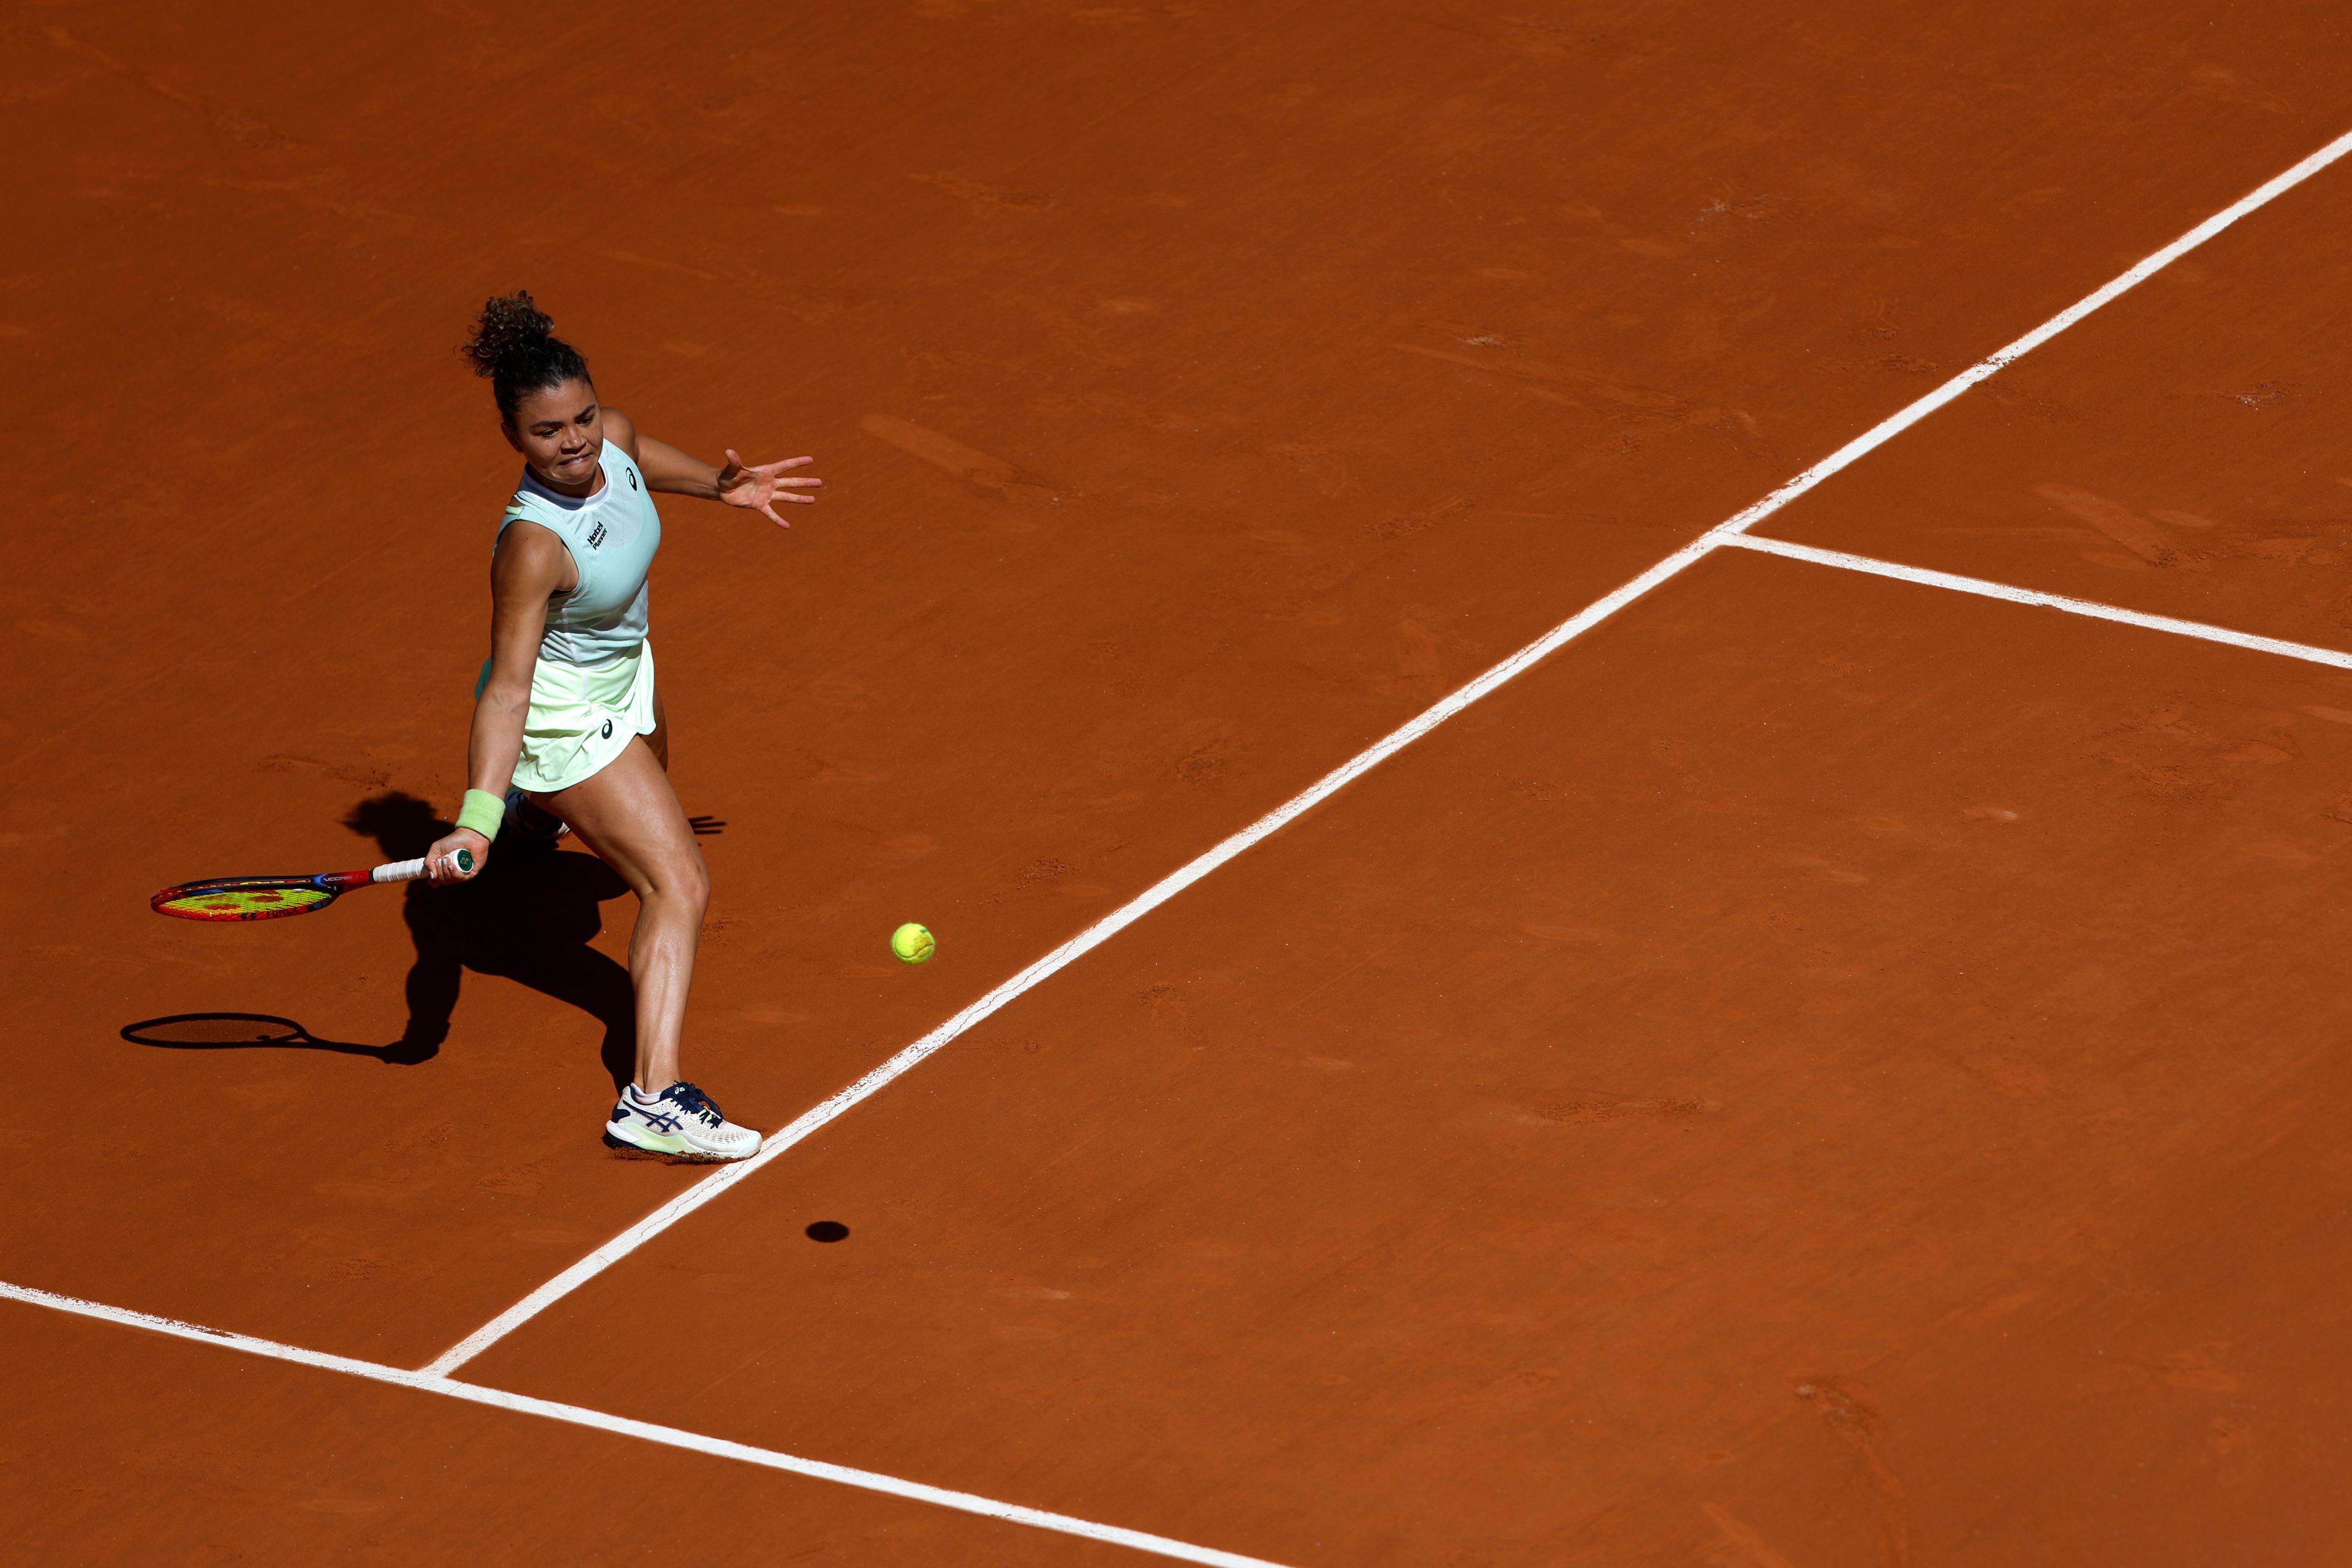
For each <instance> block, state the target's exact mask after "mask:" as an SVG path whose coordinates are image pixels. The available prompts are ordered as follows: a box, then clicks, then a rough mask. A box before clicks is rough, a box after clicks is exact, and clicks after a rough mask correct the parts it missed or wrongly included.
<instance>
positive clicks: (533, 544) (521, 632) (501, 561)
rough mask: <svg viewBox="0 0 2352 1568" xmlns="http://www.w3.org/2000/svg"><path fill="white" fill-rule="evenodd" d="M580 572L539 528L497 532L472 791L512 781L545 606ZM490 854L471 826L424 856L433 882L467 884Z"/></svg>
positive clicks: (471, 761)
mask: <svg viewBox="0 0 2352 1568" xmlns="http://www.w3.org/2000/svg"><path fill="white" fill-rule="evenodd" d="M579 575H580V574H579V569H578V568H577V567H576V566H574V565H573V564H572V552H570V551H568V550H566V549H565V548H564V547H563V542H562V540H560V539H558V538H556V537H555V535H553V534H552V533H550V532H549V531H547V530H545V529H543V528H541V527H540V526H539V525H538V524H536V523H531V522H516V523H512V524H510V525H509V527H508V529H507V531H506V532H504V533H503V534H501V535H499V543H498V549H497V550H496V551H495V552H493V553H492V554H491V556H490V673H489V679H488V680H487V681H486V682H484V683H483V686H482V692H481V695H480V696H479V697H478V698H477V699H476V700H475V702H474V728H473V732H472V734H471V736H470V737H469V738H468V740H467V747H466V764H467V765H466V776H467V784H468V787H470V788H473V789H478V790H481V791H483V792H484V793H485V794H488V795H505V794H506V791H507V785H508V784H511V783H512V782H513V780H514V771H515V760H516V759H517V758H518V757H520V755H521V754H522V729H523V719H524V716H525V715H526V714H528V713H529V712H530V679H531V672H532V670H533V669H534V668H536V667H537V665H538V663H539V639H540V635H541V631H542V630H543V629H544V627H545V626H546V623H547V602H548V600H549V599H551V598H552V597H553V596H554V595H558V594H561V593H563V592H565V591H567V590H568V589H570V588H571V587H572V585H573V584H576V583H577V582H578V581H579ZM461 849H462V850H467V851H470V852H471V854H472V858H473V866H472V868H471V869H470V870H469V869H466V868H464V867H463V866H462V865H461V863H460V862H459V861H458V860H457V852H458V851H459V850H461ZM489 854H490V841H489V840H488V838H487V837H483V836H482V835H481V834H480V833H478V832H477V831H475V830H474V829H473V828H470V827H459V828H456V829H453V830H452V831H451V832H450V833H449V834H448V835H447V836H446V837H444V838H442V839H440V840H439V841H438V842H436V844H435V845H434V846H433V847H432V848H431V849H430V850H429V851H427V852H426V854H425V866H426V873H425V874H426V875H427V876H428V877H430V878H431V879H433V880H434V881H436V882H462V881H466V880H468V879H471V878H472V877H475V876H477V875H478V874H479V873H480V871H481V868H483V867H484V866H486V865H488V863H489Z"/></svg>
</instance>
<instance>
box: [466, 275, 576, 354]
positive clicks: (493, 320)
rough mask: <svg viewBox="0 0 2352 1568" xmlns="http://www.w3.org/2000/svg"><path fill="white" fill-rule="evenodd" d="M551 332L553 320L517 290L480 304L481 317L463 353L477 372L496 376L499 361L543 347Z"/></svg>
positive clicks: (553, 329) (527, 295)
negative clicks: (472, 363)
mask: <svg viewBox="0 0 2352 1568" xmlns="http://www.w3.org/2000/svg"><path fill="white" fill-rule="evenodd" d="M554 334H555V319H554V318H553V317H552V316H550V315H549V314H548V313H547V312H546V311H544V310H541V309H540V308H539V307H538V306H536V305H534V304H532V303H531V302H530V295H529V294H528V293H526V292H524V291H522V290H520V289H517V290H516V291H515V292H514V293H511V294H501V295H499V297H498V298H497V299H495V300H488V301H487V302H486V303H485V304H484V305H483V306H482V314H481V319H480V320H479V321H476V322H475V323H474V335H473V337H472V338H471V339H470V340H468V341H467V344H466V348H465V353H466V357H467V359H470V360H472V361H473V362H474V374H476V375H496V374H498V373H499V365H500V363H503V362H505V361H506V360H507V359H508V358H509V356H510V355H512V354H514V353H516V351H518V350H520V351H523V352H524V353H535V352H536V351H541V350H543V349H544V347H545V346H546V344H547V342H548V341H549V339H551V337H553V336H554Z"/></svg>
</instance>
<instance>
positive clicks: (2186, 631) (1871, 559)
mask: <svg viewBox="0 0 2352 1568" xmlns="http://www.w3.org/2000/svg"><path fill="white" fill-rule="evenodd" d="M1724 543H1726V544H1730V545H1736V546H1738V548H1739V549H1742V550H1753V551H1757V552H1760V553H1762V554H1765V555H1780V556H1786V557H1787V558H1788V559H1789V560H1791V561H1809V562H1811V563H1813V564H1814V565H1816V566H1834V567H1836V568H1838V569H1839V570H1840V571H1843V572H1866V573H1868V574H1870V575H1872V576H1874V577H1892V578H1895V580H1896V581H1898V582H1903V583H1917V584H1923V585H1924V586H1927V587H1930V588H1949V589H1950V590H1952V591H1953V592H1954V593H1958V594H1979V595H1983V596H1984V597H1985V598H1988V599H2006V600H2008V601H2009V602H2010V603H2011V604H2012V605H2036V606H2038V607H2040V608H2042V609H2049V610H2063V611H2065V612H2066V613H2067V614H2068V615H2070V616H2091V617H2092V618H2093V619H2095V620H2102V621H2116V622H2120V623H2121V624H2123V625H2124V626H2145V627H2146V628H2147V629H2148V630H2149V631H2152V632H2170V633H2172V634H2173V635H2175V636H2176V637H2201V638H2202V639H2204V640H2205V641H2207V642H2218V643H2228V644H2229V645H2230V646H2231V647H2242V648H2251V649H2252V650H2253V651H2254V652H2256V653H2274V654H2277V655H2279V656H2280V657H2281V658H2301V659H2308V660H2309V661H2310V662H2311V663H2313V664H2331V665H2334V666H2335V667H2336V668H2338V669H2352V653H2341V652H2338V651H2337V650H2336V649H2335V648H2332V647H2314V646H2313V645H2312V644H2310V643H2300V642H2286V641H2283V640H2282V639H2280V638H2278V637H2256V636H2255V635H2254V634H2253V633H2252V632H2238V631H2231V629H2230V628H2229V627H2227V626H2207V625H2206V624H2205V623H2204V622H2202V621H2182V620H2175V619H2174V618H2173V617H2172V616H2150V615H2144V614H2142V613H2141V612H2140V611H2138V610H2126V609H2119V608H2117V607H2116V605H2102V604H2100V603H2099V602H2098V601H2096V600H2095V599H2070V598H2068V597H2067V596H2066V595H2063V594H2045V593H2043V592H2042V591H2041V590H2040V589H2038V588H2019V587H2013V586H2011V584H2007V583H1990V582H1987V581H1986V580H1985V579H1983V578H1982V577H1962V576H1959V575H1958V574H1954V573H1950V572H1935V571H1930V570H1929V569H1928V568H1927V567H1925V566H1906V565H1904V564H1902V563H1900V562H1895V561H1881V560H1879V559H1877V558H1876V557H1875V556H1870V555H1849V554H1847V553H1846V552H1844V551H1843V550H1822V549H1819V548H1817V547H1815V546H1813V545H1811V544H1793V543H1791V542H1789V541H1788V540H1785V539H1759V538H1757V537H1756V536H1755V535H1753V534H1743V535H1741V536H1740V537H1739V538H1737V539H1727V540H1725V541H1724Z"/></svg>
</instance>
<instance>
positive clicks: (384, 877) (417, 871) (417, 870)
mask: <svg viewBox="0 0 2352 1568" xmlns="http://www.w3.org/2000/svg"><path fill="white" fill-rule="evenodd" d="M473 868H474V852H473V851H472V850H470V849H460V850H458V851H457V869H459V870H460V871H470V870H472V869H473ZM423 875H425V859H424V858H423V857H421V856H420V857H418V858H416V859H414V860H394V861H393V862H392V863H391V864H390V865H387V866H378V867H377V868H375V869H374V870H373V871H370V872H369V873H368V880H369V881H371V882H414V881H415V880H416V879H417V878H419V877H422V876H423Z"/></svg>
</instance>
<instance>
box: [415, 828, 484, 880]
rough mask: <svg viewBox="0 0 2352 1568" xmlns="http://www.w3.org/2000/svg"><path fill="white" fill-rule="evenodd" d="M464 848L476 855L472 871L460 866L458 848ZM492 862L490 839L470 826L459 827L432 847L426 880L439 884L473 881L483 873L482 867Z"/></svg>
mask: <svg viewBox="0 0 2352 1568" xmlns="http://www.w3.org/2000/svg"><path fill="white" fill-rule="evenodd" d="M460 849H465V850H469V851H471V852H472V854H473V857H474V868H473V869H472V870H470V871H465V870H460V869H459V868H458V866H457V851H458V850H460ZM489 863H490V841H489V840H488V839H487V838H485V837H482V836H481V835H480V834H478V833H477V832H475V831H474V830H473V829H472V828H470V827H460V828H456V829H454V830H452V831H451V833H450V834H449V836H448V837H446V838H443V839H440V840H437V841H436V843H435V844H434V846H433V847H432V848H430V849H427V850H426V851H425V880H426V881H428V882H432V883H435V884H436V885H437V884H440V883H445V882H470V881H472V880H473V879H475V878H477V877H478V876H480V875H481V874H482V868H483V867H485V866H487V865H488V864H489Z"/></svg>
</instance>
